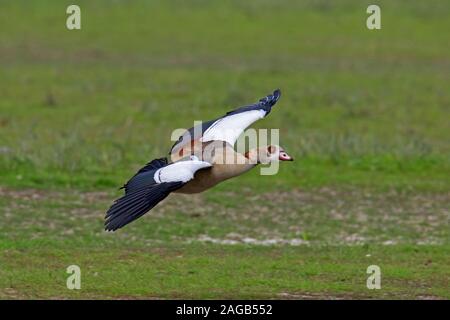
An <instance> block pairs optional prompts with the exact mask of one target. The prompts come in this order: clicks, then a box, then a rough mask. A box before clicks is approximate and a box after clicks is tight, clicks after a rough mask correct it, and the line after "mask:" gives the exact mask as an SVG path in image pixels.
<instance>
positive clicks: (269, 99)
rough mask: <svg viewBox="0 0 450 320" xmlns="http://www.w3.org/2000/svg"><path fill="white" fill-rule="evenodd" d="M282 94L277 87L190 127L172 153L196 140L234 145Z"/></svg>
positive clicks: (189, 145)
mask: <svg viewBox="0 0 450 320" xmlns="http://www.w3.org/2000/svg"><path fill="white" fill-rule="evenodd" d="M280 96H281V91H280V90H278V89H277V90H275V91H274V92H273V93H272V94H270V95H268V96H266V97H264V98H262V99H260V100H259V101H258V102H257V103H255V104H252V105H249V106H245V107H240V108H238V109H236V110H233V111H230V112H228V113H227V114H226V115H224V116H223V117H221V118H218V119H215V120H210V121H207V122H203V123H201V124H200V125H198V126H196V127H193V128H190V129H188V130H187V131H186V132H185V133H184V134H183V135H182V136H181V137H180V138H179V139H178V141H177V142H176V143H175V144H174V145H173V146H172V149H171V150H170V154H176V153H179V152H180V151H181V150H182V149H183V148H184V147H188V148H189V147H191V145H193V144H194V143H195V142H196V141H199V142H208V141H215V140H218V141H225V142H227V143H229V144H230V145H232V146H233V145H234V144H235V142H236V140H237V139H238V138H239V136H240V135H241V134H242V132H244V130H245V129H246V128H247V127H249V126H250V125H251V124H252V123H254V122H255V121H257V120H259V119H262V118H264V117H265V116H267V115H268V114H269V113H270V111H271V109H272V107H273V106H274V105H275V103H277V101H278V99H280Z"/></svg>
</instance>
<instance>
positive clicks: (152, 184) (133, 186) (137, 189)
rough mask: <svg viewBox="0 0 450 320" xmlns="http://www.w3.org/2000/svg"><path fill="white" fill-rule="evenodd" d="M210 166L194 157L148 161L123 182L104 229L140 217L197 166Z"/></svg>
mask: <svg viewBox="0 0 450 320" xmlns="http://www.w3.org/2000/svg"><path fill="white" fill-rule="evenodd" d="M210 166H211V164H210V163H208V162H204V161H199V160H198V159H192V160H186V161H178V162H175V163H172V164H169V165H167V161H163V160H162V159H156V160H153V161H152V162H150V163H148V164H147V165H146V166H145V167H144V168H142V169H141V170H139V171H138V173H137V174H136V175H135V176H134V177H133V178H131V179H130V181H128V182H127V183H126V185H125V186H124V188H125V195H124V196H123V197H121V198H119V199H117V200H116V201H115V202H114V204H113V205H112V206H111V208H109V210H108V211H107V213H106V217H105V219H106V220H105V230H107V231H114V230H117V229H119V228H121V227H123V226H125V225H127V224H128V223H130V222H132V221H134V220H136V219H137V218H139V217H141V216H142V215H144V214H145V213H146V212H148V211H149V210H150V209H152V208H153V207H154V206H156V205H157V204H158V203H159V202H160V201H162V200H163V199H164V198H166V197H167V196H168V195H169V194H170V193H171V192H172V191H174V190H177V189H179V188H181V187H182V186H183V185H184V184H186V182H188V181H189V180H191V179H192V178H193V177H194V174H195V172H196V171H197V170H200V169H202V168H207V167H210Z"/></svg>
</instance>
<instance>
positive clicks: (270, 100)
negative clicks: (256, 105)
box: [259, 89, 281, 107]
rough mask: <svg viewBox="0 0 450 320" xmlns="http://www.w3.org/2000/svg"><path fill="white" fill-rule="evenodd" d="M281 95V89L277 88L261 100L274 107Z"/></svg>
mask: <svg viewBox="0 0 450 320" xmlns="http://www.w3.org/2000/svg"><path fill="white" fill-rule="evenodd" d="M280 97H281V90H280V89H276V90H274V91H273V93H272V94H269V95H267V96H265V97H264V98H262V99H260V100H259V102H260V103H261V104H263V105H265V106H268V107H272V106H274V105H275V103H277V101H278V100H279V99H280Z"/></svg>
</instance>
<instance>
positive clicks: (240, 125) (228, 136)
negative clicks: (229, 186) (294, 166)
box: [105, 90, 293, 231]
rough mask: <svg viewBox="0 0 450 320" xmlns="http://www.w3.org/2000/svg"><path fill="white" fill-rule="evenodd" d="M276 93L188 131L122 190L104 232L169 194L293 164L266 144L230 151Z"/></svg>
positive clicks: (198, 189)
mask: <svg viewBox="0 0 450 320" xmlns="http://www.w3.org/2000/svg"><path fill="white" fill-rule="evenodd" d="M280 96H281V92H280V90H275V91H274V92H273V93H272V94H270V95H268V96H266V97H264V98H262V99H260V100H259V101H258V102H257V103H255V104H252V105H249V106H244V107H240V108H238V109H236V110H233V111H230V112H228V113H227V114H225V115H224V116H222V117H220V118H217V119H214V120H210V121H206V122H203V123H201V124H200V125H197V126H195V127H193V128H190V129H188V130H186V132H185V133H184V134H183V135H181V136H180V138H179V139H178V141H177V142H175V144H174V145H173V146H172V148H171V150H170V152H169V156H170V162H169V160H167V158H161V159H155V160H152V161H151V162H149V163H148V164H147V165H145V166H144V167H143V168H142V169H140V170H139V171H138V172H137V173H136V174H135V175H134V176H133V177H132V178H131V179H130V180H129V181H128V182H127V183H126V184H125V185H124V186H123V187H122V188H124V189H125V195H124V196H122V197H121V198H119V199H117V200H116V201H115V202H114V203H113V205H112V206H111V207H110V209H109V210H108V211H107V213H106V220H105V230H107V231H115V230H117V229H119V228H121V227H123V226H125V225H126V224H128V223H130V222H132V221H134V220H136V219H137V218H139V217H141V216H142V215H144V214H145V213H146V212H148V211H150V209H152V208H153V207H154V206H156V205H157V204H158V203H159V202H160V201H162V200H163V199H165V198H166V197H167V196H168V195H169V194H170V193H171V192H174V193H198V192H202V191H205V190H207V189H209V188H211V187H213V186H215V185H216V184H218V183H220V182H222V181H225V180H227V179H230V178H232V177H236V176H239V175H241V174H243V173H245V172H247V171H248V170H250V169H252V168H254V167H255V166H256V165H258V164H260V163H270V162H274V161H292V160H293V158H292V157H291V156H289V155H288V154H287V152H286V151H285V150H284V149H283V148H282V147H280V146H277V145H269V146H265V147H261V148H256V149H252V150H249V151H248V152H246V153H245V154H241V153H238V152H236V151H235V150H234V144H235V142H236V140H237V139H238V137H239V136H240V135H241V134H242V133H243V132H244V130H245V129H246V128H247V127H249V126H250V125H251V124H252V123H254V122H256V121H257V120H259V119H262V118H264V117H265V116H267V115H268V114H269V113H270V111H271V109H272V107H273V106H274V105H275V104H276V102H277V101H278V100H279V98H280Z"/></svg>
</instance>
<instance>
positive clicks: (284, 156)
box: [278, 151, 294, 161]
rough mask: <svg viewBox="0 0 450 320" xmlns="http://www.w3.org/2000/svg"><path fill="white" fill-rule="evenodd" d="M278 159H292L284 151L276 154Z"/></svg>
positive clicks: (292, 159)
mask: <svg viewBox="0 0 450 320" xmlns="http://www.w3.org/2000/svg"><path fill="white" fill-rule="evenodd" d="M278 158H279V159H280V161H294V158H292V157H291V156H290V155H288V154H287V153H286V152H285V151H280V155H279V156H278Z"/></svg>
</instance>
